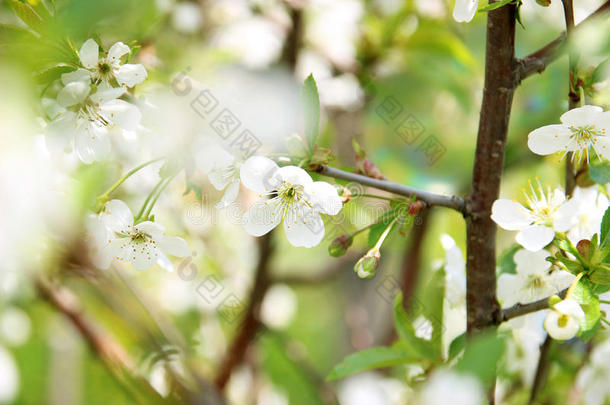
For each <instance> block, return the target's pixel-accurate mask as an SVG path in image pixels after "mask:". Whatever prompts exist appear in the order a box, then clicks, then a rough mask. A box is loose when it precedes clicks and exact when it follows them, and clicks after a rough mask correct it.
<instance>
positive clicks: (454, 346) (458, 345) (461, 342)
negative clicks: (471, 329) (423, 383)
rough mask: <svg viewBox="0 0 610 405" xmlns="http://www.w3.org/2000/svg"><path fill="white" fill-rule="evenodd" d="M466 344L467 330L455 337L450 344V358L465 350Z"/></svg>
mask: <svg viewBox="0 0 610 405" xmlns="http://www.w3.org/2000/svg"><path fill="white" fill-rule="evenodd" d="M464 346H466V332H464V333H462V334H461V335H460V336H458V337H456V338H455V339H453V341H452V342H451V344H450V345H449V359H453V358H455V357H456V356H457V355H458V354H460V353H461V352H462V350H464Z"/></svg>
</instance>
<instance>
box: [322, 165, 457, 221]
mask: <svg viewBox="0 0 610 405" xmlns="http://www.w3.org/2000/svg"><path fill="white" fill-rule="evenodd" d="M314 171H315V172H317V173H320V174H323V175H324V176H328V177H333V178H336V179H341V180H346V181H351V182H354V183H358V184H362V185H364V186H369V187H373V188H376V189H379V190H384V191H388V192H390V193H393V194H397V195H401V196H404V197H411V196H416V197H417V199H418V200H421V201H423V202H425V203H426V204H427V205H430V206H432V205H437V206H439V207H447V208H451V209H454V210H456V211H459V212H461V213H464V212H465V210H466V206H465V203H464V199H463V198H461V197H457V196H448V195H441V194H434V193H430V192H428V191H422V190H417V189H415V188H412V187H408V186H403V185H402V184H398V183H393V182H391V181H387V180H378V179H374V178H372V177H367V176H363V175H361V174H356V173H350V172H346V171H344V170H340V169H335V168H334V167H330V166H326V165H318V166H317V167H316V168H315V170H314Z"/></svg>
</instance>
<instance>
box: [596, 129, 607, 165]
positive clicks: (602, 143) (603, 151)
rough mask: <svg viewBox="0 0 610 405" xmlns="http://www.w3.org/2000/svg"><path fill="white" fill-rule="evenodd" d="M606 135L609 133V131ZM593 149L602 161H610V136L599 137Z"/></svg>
mask: <svg viewBox="0 0 610 405" xmlns="http://www.w3.org/2000/svg"><path fill="white" fill-rule="evenodd" d="M606 133H609V132H608V130H607V131H606ZM593 149H594V150H595V153H597V155H598V156H599V157H600V158H601V159H605V160H610V136H598V137H597V138H596V139H595V143H594V144H593Z"/></svg>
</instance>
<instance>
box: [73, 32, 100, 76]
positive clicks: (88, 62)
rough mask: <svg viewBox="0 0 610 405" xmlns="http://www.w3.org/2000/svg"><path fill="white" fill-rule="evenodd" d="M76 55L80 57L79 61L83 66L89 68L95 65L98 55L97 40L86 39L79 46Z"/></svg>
mask: <svg viewBox="0 0 610 405" xmlns="http://www.w3.org/2000/svg"><path fill="white" fill-rule="evenodd" d="M78 56H79V57H80V61H81V63H82V64H83V66H84V67H86V68H89V69H93V68H94V67H96V66H97V61H98V57H99V47H98V45H97V42H95V41H94V40H93V39H88V40H86V41H85V43H84V44H83V46H81V48H80V51H78Z"/></svg>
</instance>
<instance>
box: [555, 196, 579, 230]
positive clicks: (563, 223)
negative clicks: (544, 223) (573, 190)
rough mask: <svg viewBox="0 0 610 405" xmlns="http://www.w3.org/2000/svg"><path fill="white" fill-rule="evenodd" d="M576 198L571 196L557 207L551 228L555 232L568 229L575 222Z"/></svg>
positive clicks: (576, 211)
mask: <svg viewBox="0 0 610 405" xmlns="http://www.w3.org/2000/svg"><path fill="white" fill-rule="evenodd" d="M578 204H579V202H578V200H577V199H575V198H571V199H569V200H568V201H566V202H565V203H564V204H562V205H561V207H559V209H558V210H557V212H555V215H554V216H553V229H555V230H556V231H557V232H567V231H569V230H570V229H571V228H572V227H573V226H574V225H575V224H576V222H577V217H576V215H577V214H578Z"/></svg>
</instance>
